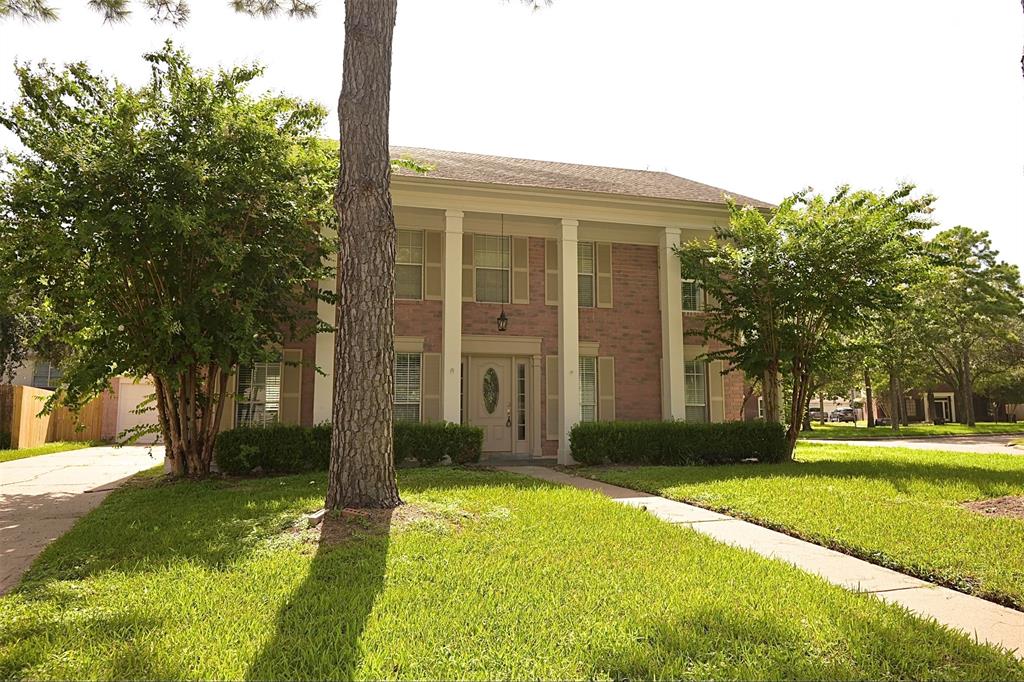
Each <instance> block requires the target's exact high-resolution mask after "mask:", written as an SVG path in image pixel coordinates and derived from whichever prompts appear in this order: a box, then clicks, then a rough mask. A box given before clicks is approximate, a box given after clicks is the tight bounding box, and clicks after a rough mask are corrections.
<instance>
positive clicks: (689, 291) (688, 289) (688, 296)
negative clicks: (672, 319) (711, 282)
mask: <svg viewBox="0 0 1024 682" xmlns="http://www.w3.org/2000/svg"><path fill="white" fill-rule="evenodd" d="M682 286H683V311H684V312H694V313H695V312H700V311H701V310H704V289H702V288H701V287H700V285H699V284H697V283H696V282H694V281H693V280H692V279H684V280H683V285H682Z"/></svg>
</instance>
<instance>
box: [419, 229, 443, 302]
mask: <svg viewBox="0 0 1024 682" xmlns="http://www.w3.org/2000/svg"><path fill="white" fill-rule="evenodd" d="M443 297H444V233H443V232H431V231H427V232H424V233H423V298H424V299H426V300H428V301H440V300H441V299H442V298H443Z"/></svg>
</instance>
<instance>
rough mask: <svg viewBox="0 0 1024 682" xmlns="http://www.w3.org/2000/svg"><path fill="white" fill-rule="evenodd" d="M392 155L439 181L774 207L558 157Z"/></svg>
mask: <svg viewBox="0 0 1024 682" xmlns="http://www.w3.org/2000/svg"><path fill="white" fill-rule="evenodd" d="M391 155H392V158H411V159H414V160H416V161H419V162H421V163H428V164H430V165H431V166H433V167H434V169H433V170H432V171H431V172H430V173H428V174H427V175H426V177H429V178H437V179H440V180H459V181H462V182H485V183H491V184H497V185H515V186H517V187H544V188H547V189H563V190H574V191H578V192H600V193H603V194H620V195H625V196H633V197H648V198H652V199H673V200H677V201H698V202H703V203H709V204H722V203H724V201H723V196H724V195H726V194H728V195H729V196H731V197H732V198H733V199H735V200H736V201H737V202H739V203H741V204H749V205H752V206H759V207H763V208H767V207H770V206H771V204H768V203H766V202H764V201H759V200H758V199H752V198H751V197H746V196H743V195H741V194H736V193H735V192H730V191H728V190H724V189H721V188H720V187H712V186H711V185H705V184H702V183H700V182H694V181H693V180H687V179H686V178H681V177H679V176H676V175H671V174H669V173H662V172H659V171H642V170H631V169H628V168H606V167H604V166H584V165H581V164H577V163H559V162H557V161H531V160H529V159H512V158H507V157H504V156H488V155H485V154H466V153H463V152H449V151H442V150H439V149H423V148H420V147H396V146H393V147H391ZM395 173H396V174H397V175H407V176H415V175H417V174H416V173H414V172H412V171H409V170H405V169H396V170H395Z"/></svg>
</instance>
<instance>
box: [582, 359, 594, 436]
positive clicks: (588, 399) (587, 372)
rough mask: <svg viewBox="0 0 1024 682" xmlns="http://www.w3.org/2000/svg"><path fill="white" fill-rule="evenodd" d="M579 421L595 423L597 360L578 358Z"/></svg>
mask: <svg viewBox="0 0 1024 682" xmlns="http://www.w3.org/2000/svg"><path fill="white" fill-rule="evenodd" d="M580 421H585V422H596V421H597V358H595V357H594V356H592V355H581V356H580Z"/></svg>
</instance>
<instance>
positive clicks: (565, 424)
mask: <svg viewBox="0 0 1024 682" xmlns="http://www.w3.org/2000/svg"><path fill="white" fill-rule="evenodd" d="M578 232H579V221H578V220H571V219H569V218H563V219H562V234H561V237H560V239H559V240H558V258H559V263H558V371H559V373H560V374H561V376H560V377H559V394H558V408H559V411H560V413H561V414H560V415H559V416H560V418H561V419H560V421H561V423H562V430H561V433H560V434H559V436H558V463H559V464H573V463H574V460H573V458H572V454H571V451H570V449H569V431H570V430H571V429H572V427H573V426H575V425H576V423H577V422H578V421H579V420H580V376H579V369H580V309H579V291H578V290H577V286H578V284H579V280H578V275H577V267H578V261H577V258H578V255H577V250H576V248H577V246H576V242H577V235H578Z"/></svg>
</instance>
